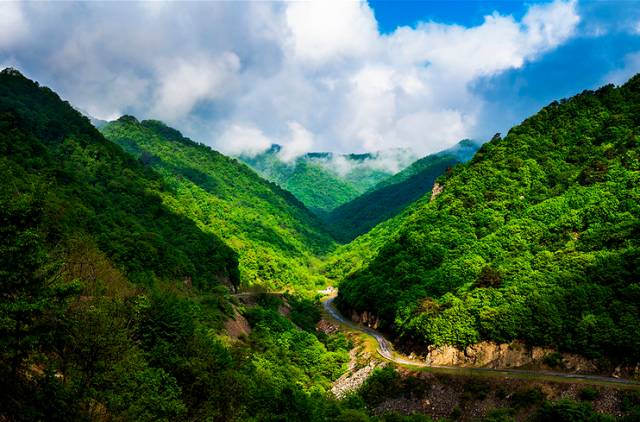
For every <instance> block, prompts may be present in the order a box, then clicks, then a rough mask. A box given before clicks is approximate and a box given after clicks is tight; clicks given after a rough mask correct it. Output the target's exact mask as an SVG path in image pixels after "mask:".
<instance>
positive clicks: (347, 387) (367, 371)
mask: <svg viewBox="0 0 640 422" xmlns="http://www.w3.org/2000/svg"><path fill="white" fill-rule="evenodd" d="M349 358H350V359H349V369H348V371H347V372H345V373H344V374H343V375H342V376H341V377H340V378H338V379H337V380H336V381H335V382H334V383H333V386H332V387H331V392H332V393H333V395H334V396H336V398H338V399H341V398H343V397H345V396H346V395H347V394H349V393H350V392H351V391H355V390H357V389H358V388H359V387H360V386H361V385H362V384H363V383H364V382H365V381H366V380H367V378H369V376H370V375H371V373H372V372H373V370H374V369H376V368H382V367H384V366H386V362H379V361H377V360H374V359H371V356H370V355H369V354H368V353H363V354H360V353H359V348H355V349H352V350H351V351H350V352H349ZM363 361H364V362H366V363H364V364H361V363H360V362H363Z"/></svg>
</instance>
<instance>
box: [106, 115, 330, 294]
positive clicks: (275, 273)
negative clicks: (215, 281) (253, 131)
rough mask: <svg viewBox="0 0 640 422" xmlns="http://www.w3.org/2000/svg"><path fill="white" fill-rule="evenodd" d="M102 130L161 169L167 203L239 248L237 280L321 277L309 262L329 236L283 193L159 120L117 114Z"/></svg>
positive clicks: (294, 281)
mask: <svg viewBox="0 0 640 422" xmlns="http://www.w3.org/2000/svg"><path fill="white" fill-rule="evenodd" d="M101 132H102V133H103V134H104V136H105V137H106V138H107V139H109V140H111V141H112V142H114V143H116V144H118V145H120V146H121V147H122V148H123V149H124V150H125V151H127V152H128V153H130V154H132V155H133V156H135V157H136V158H139V159H140V160H141V161H142V162H143V163H145V165H147V166H149V167H150V168H153V169H154V170H155V171H157V172H158V173H159V174H161V175H162V177H163V179H164V181H165V183H167V184H168V185H169V186H171V188H172V192H171V193H170V194H169V193H168V194H166V195H163V201H164V202H165V203H166V204H167V206H168V207H169V208H171V209H172V210H174V211H175V212H177V213H179V214H181V215H184V216H186V217H188V218H189V219H191V220H193V221H196V222H197V223H198V226H199V227H200V228H201V229H202V230H204V231H205V232H208V233H213V234H215V235H217V236H219V237H220V238H222V239H224V240H225V242H226V243H227V244H228V245H230V246H231V247H232V248H233V249H234V250H235V251H237V252H238V257H239V263H240V267H239V268H240V274H241V278H242V282H243V283H245V284H246V285H252V284H259V285H261V286H265V287H269V288H272V289H278V290H280V289H284V288H286V287H291V286H296V287H298V288H301V287H302V286H307V287H308V288H311V289H315V288H316V287H315V286H316V283H318V284H321V283H322V281H321V280H320V279H318V277H317V276H316V275H312V274H311V272H310V270H309V268H310V267H311V266H312V265H313V262H314V261H315V260H316V258H315V256H320V255H323V254H325V253H326V252H327V251H329V250H330V249H332V248H333V240H332V238H331V237H330V235H328V234H327V232H326V231H325V230H324V228H323V223H322V222H320V221H319V220H318V218H317V217H315V216H314V215H313V214H311V213H310V212H309V211H308V210H307V209H306V208H305V207H304V205H303V204H302V203H301V202H300V201H298V200H297V199H296V198H295V197H294V196H293V195H291V194H290V193H289V192H287V191H285V190H283V189H282V188H280V187H278V186H277V185H276V184H274V183H271V182H268V181H267V180H264V179H262V178H261V177H260V176H258V175H257V174H256V173H255V172H254V171H253V170H251V169H249V168H248V167H247V166H246V165H244V164H242V163H240V162H238V161H236V160H235V159H232V158H229V157H226V156H224V155H222V154H220V153H218V152H217V151H214V150H212V149H211V148H209V147H207V146H205V145H201V144H197V143H195V142H193V141H191V140H190V139H188V138H185V137H184V136H182V134H181V133H180V132H178V131H177V130H175V129H172V128H170V127H168V126H166V125H165V124H163V123H162V122H159V121H153V120H146V121H142V122H139V121H137V120H136V119H135V118H133V117H131V116H123V117H121V118H120V119H118V120H116V121H114V122H110V123H109V124H107V125H105V126H104V127H102V128H101Z"/></svg>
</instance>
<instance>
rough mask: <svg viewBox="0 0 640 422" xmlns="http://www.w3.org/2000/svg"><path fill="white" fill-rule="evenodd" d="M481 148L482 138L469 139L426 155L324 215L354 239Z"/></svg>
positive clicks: (337, 234)
mask: <svg viewBox="0 0 640 422" xmlns="http://www.w3.org/2000/svg"><path fill="white" fill-rule="evenodd" d="M479 148H480V143H479V142H474V141H471V140H468V139H465V140H463V141H460V142H459V143H458V144H457V145H456V146H454V147H453V148H449V149H446V150H444V151H440V152H438V153H437V154H432V155H428V156H426V157H423V158H421V159H419V160H417V161H415V162H413V163H412V164H411V165H410V166H408V167H406V168H405V169H403V170H402V171H400V172H398V173H396V174H394V175H393V176H390V177H388V178H386V179H383V180H381V181H380V182H378V183H377V184H376V185H375V186H373V187H372V188H370V189H369V190H368V191H367V192H365V193H364V194H362V195H360V196H358V197H356V198H354V199H353V200H351V201H349V202H347V203H345V204H342V205H340V206H339V207H337V208H335V209H334V210H332V211H331V212H330V213H329V214H327V215H326V216H325V217H324V219H325V221H326V222H327V224H328V225H329V226H330V228H331V231H332V232H333V233H334V236H335V237H336V238H337V239H339V240H341V241H343V242H348V241H351V240H353V239H354V238H356V237H358V236H359V235H361V234H364V233H366V232H367V231H369V230H370V229H372V228H373V227H374V226H375V225H376V224H378V223H380V222H382V221H385V220H387V219H389V218H391V217H394V216H395V215H397V214H399V213H400V212H401V211H402V210H403V209H404V208H405V207H407V206H408V205H409V204H411V203H412V202H414V201H416V200H417V199H419V198H420V197H422V196H423V195H426V194H430V192H431V190H432V188H433V187H434V183H435V181H436V179H437V178H438V177H440V176H443V175H445V174H446V173H447V172H450V171H451V170H452V168H453V167H454V166H455V165H457V164H460V163H464V162H466V161H469V160H470V159H471V157H473V155H474V154H475V152H476V151H477V150H478V149H479Z"/></svg>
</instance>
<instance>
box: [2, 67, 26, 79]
mask: <svg viewBox="0 0 640 422" xmlns="http://www.w3.org/2000/svg"><path fill="white" fill-rule="evenodd" d="M0 73H1V74H3V75H8V76H20V77H23V78H24V77H25V76H24V75H23V74H22V73H21V72H20V71H19V70H18V69H16V68H15V67H6V68H4V69H2V72H0Z"/></svg>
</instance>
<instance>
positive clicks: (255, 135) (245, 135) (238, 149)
mask: <svg viewBox="0 0 640 422" xmlns="http://www.w3.org/2000/svg"><path fill="white" fill-rule="evenodd" d="M217 145H218V148H220V150H221V151H223V152H225V153H227V154H232V155H248V156H254V155H256V154H258V153H260V152H262V151H264V150H266V149H267V148H269V147H270V146H271V140H270V139H269V138H267V137H266V136H265V135H264V134H263V133H262V131H260V129H257V128H255V127H251V126H241V125H237V124H234V125H232V126H231V127H229V128H228V129H227V130H225V131H224V132H223V133H222V135H221V136H220V137H219V138H218V144H217Z"/></svg>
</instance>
